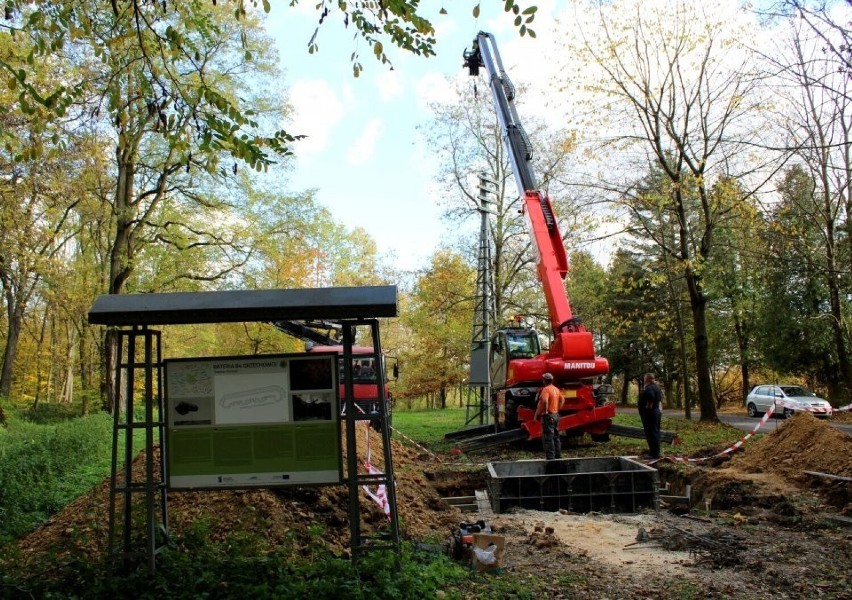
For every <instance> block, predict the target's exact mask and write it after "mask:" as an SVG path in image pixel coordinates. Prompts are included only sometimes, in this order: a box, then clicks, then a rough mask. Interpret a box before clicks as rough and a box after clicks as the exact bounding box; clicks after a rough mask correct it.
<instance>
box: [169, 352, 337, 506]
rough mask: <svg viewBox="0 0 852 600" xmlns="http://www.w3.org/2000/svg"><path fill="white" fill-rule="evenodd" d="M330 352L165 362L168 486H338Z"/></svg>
mask: <svg viewBox="0 0 852 600" xmlns="http://www.w3.org/2000/svg"><path fill="white" fill-rule="evenodd" d="M336 360H337V355H336V354H334V353H323V354H319V353H312V354H277V355H261V356H251V357H224V358H223V357H214V358H192V359H170V360H166V361H165V401H166V402H165V405H166V412H167V416H168V419H167V436H166V439H167V444H166V460H167V465H168V470H167V480H168V486H169V488H170V489H201V488H208V489H209V488H248V487H277V486H286V485H311V484H328V483H341V482H342V481H343V466H342V458H341V456H342V452H341V442H340V410H339V398H338V386H337V368H336V366H335V365H336Z"/></svg>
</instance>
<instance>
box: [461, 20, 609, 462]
mask: <svg viewBox="0 0 852 600" xmlns="http://www.w3.org/2000/svg"><path fill="white" fill-rule="evenodd" d="M464 59H465V66H466V67H467V68H468V69H469V71H470V74H471V75H474V76H475V75H478V74H479V70H480V68H484V69H485V72H486V75H487V77H488V85H489V87H490V89H491V94H492V97H493V100H494V106H495V109H496V112H497V118H498V120H499V122H500V126H501V128H502V130H503V139H504V142H505V144H506V148H507V150H508V153H509V157H510V160H511V163H512V171H513V174H514V177H515V181H516V183H517V186H518V191H519V194H520V195H521V196H522V197H523V199H524V204H523V207H524V208H523V213H524V215H525V216H526V219H527V222H528V225H529V230H530V235H531V236H532V239H533V242H534V244H535V248H536V250H537V254H538V260H537V266H536V270H537V272H538V278H539V280H540V282H541V285H542V288H543V290H544V297H545V300H546V302H547V308H548V311H549V314H550V324H551V327H552V331H553V341H552V342H551V344H550V347H549V348H547V350H544V351H542V349H541V347H540V343H539V336H538V332H536V331H535V330H533V329H530V328H525V327H510V328H506V329H501V330H499V331H497V332H496V333H495V334H494V336H493V337H492V339H491V342H490V345H491V350H490V366H491V387H492V390H494V406H495V409H496V411H497V415H496V418H495V422H496V423H497V424H498V427H497V428H498V430H503V431H502V432H501V431H498V432H497V433H493V434H488V435H483V436H480V437H477V438H473V439H468V440H466V441H464V442H462V443H460V444H459V447H460V448H463V449H473V448H475V447H483V446H487V445H492V444H493V443H503V442H507V441H511V440H515V439H523V438H527V439H534V438H537V437H540V436H541V423H539V422H537V421H536V420H535V419H534V418H533V415H534V411H535V398H536V395H537V392H538V390H539V388H540V386H541V377H542V375H543V374H544V373H551V374H552V375H553V377H554V384H555V385H557V386H558V387H559V388H560V389H561V390H562V397H563V400H562V406H561V408H560V414H561V415H562V417H561V418H560V421H559V429H560V431H566V430H571V431H572V432H574V433H589V434H591V435H592V436H593V437H594V438H596V439H606V436H607V430H608V429H609V427H610V425H611V424H612V418H613V417H614V416H615V406H614V405H613V404H611V403H609V402H607V397H608V395H609V394H611V393H612V386H610V385H605V384H601V383H600V379H601V377H602V376H604V375H606V374H607V373H608V372H609V361H607V359H606V358H602V357H600V356H597V354H596V353H595V347H594V339H593V337H592V333H591V332H590V331H587V330H586V328H585V326H584V325H583V324H582V322H581V321H580V319H578V318H577V317H576V316H575V315H574V314H573V312H572V311H571V304H570V302H569V300H568V295H567V293H566V291H565V283H564V281H565V277H566V275H567V274H568V258H567V256H566V253H565V246H564V244H563V242H562V235H561V234H560V232H559V227H558V224H557V221H556V217H555V215H554V212H553V205H552V204H551V202H550V198H549V197H548V196H547V194H546V193H544V192H543V191H541V190H539V189H537V188H538V186H537V184H536V179H535V174H534V173H533V170H532V165H531V160H532V147H531V144H530V142H529V138H528V137H527V135H526V133H525V132H524V129H523V127H522V126H521V123H520V120H519V118H518V114H517V112H516V110H515V105H514V97H515V88H514V86H513V85H512V83H511V81H510V80H509V78H508V76H507V75H506V73H505V71H504V69H503V64H502V61H501V59H500V53H499V52H498V50H497V45H496V42H495V41H494V36H493V35H491V34H490V33H485V32H480V33H479V34H478V35H477V37H476V38H475V39H474V41H473V48H472V49H471V50H469V51H465V52H464ZM476 429H480V428H476ZM448 437H449V436H448Z"/></svg>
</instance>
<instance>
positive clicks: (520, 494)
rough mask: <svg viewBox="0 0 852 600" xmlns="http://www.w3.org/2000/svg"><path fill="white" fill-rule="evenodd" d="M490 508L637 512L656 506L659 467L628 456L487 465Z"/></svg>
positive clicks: (497, 510) (579, 511)
mask: <svg viewBox="0 0 852 600" xmlns="http://www.w3.org/2000/svg"><path fill="white" fill-rule="evenodd" d="M487 467H488V482H487V484H488V496H489V499H490V501H491V510H493V511H494V512H495V513H504V512H507V511H509V510H510V509H512V508H525V509H530V510H544V511H555V510H559V509H565V510H569V511H571V512H577V513H587V512H607V513H633V512H638V511H639V510H641V509H643V508H651V509H656V508H657V502H658V481H659V480H658V475H657V470H656V469H654V468H652V467H649V466H647V465H644V464H642V463H640V462H637V461H635V460H631V459H629V458H625V457H623V456H606V457H597V458H568V459H560V460H520V461H514V462H493V463H488V465H487Z"/></svg>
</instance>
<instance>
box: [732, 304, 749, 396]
mask: <svg viewBox="0 0 852 600" xmlns="http://www.w3.org/2000/svg"><path fill="white" fill-rule="evenodd" d="M733 313H734V331H735V332H736V334H737V347H738V348H739V349H740V372H741V374H742V386H743V388H742V393H741V394H740V396H741V398H740V400H741V401H742V404H743V406H745V399H746V396H748V393H749V390H751V374H750V372H749V352H748V335H747V334H746V333H745V328H744V327H743V325H742V322H741V321H740V319H739V317H738V316H737V311H733Z"/></svg>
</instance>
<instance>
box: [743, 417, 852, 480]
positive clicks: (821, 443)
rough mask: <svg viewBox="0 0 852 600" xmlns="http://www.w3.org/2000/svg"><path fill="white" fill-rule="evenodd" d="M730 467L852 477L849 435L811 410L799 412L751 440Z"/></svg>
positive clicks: (790, 475) (796, 477)
mask: <svg viewBox="0 0 852 600" xmlns="http://www.w3.org/2000/svg"><path fill="white" fill-rule="evenodd" d="M730 467H731V468H734V469H739V470H742V471H745V472H747V473H763V472H773V473H776V474H778V475H780V476H782V477H784V478H785V479H788V480H792V481H799V480H800V479H801V477H802V472H803V471H816V472H819V473H827V474H830V475H837V476H840V477H852V437H850V436H848V435H846V434H844V433H842V432H840V431H838V430H837V429H834V428H833V427H831V425H829V424H828V423H825V422H824V421H821V420H820V419H817V418H816V417H814V416H813V415H812V414H810V413H798V414H796V415H794V416H793V417H791V418H789V419H787V420H785V422H784V423H783V424H782V425H781V426H780V427H779V428H778V429H776V430H775V431H773V432H772V433H770V434H768V435H765V436H763V437H762V438H760V439H757V440H754V441H752V442H750V443H749V444H748V445H747V446H746V448H745V452H743V453H741V454H738V455H736V456H735V457H734V458H733V459H732V460H731V463H730Z"/></svg>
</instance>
